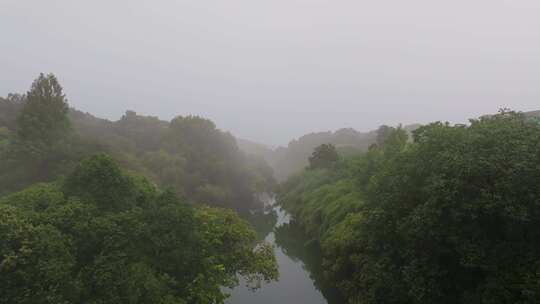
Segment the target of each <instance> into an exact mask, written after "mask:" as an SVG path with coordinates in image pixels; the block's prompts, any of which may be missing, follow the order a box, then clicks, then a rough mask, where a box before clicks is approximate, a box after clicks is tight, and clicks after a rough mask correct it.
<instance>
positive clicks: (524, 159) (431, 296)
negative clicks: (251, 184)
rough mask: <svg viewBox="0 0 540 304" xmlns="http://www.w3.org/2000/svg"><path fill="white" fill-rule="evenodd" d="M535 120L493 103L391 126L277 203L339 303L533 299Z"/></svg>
mask: <svg viewBox="0 0 540 304" xmlns="http://www.w3.org/2000/svg"><path fill="white" fill-rule="evenodd" d="M539 151H540V125H539V124H537V123H536V121H535V120H531V119H526V118H525V116H524V115H520V114H516V113H512V112H504V111H503V112H501V113H500V114H498V115H494V116H489V117H483V118H481V119H478V120H473V121H471V123H470V125H468V126H465V125H456V126H451V125H449V124H443V123H433V124H431V125H428V126H424V127H421V128H419V129H418V130H416V131H415V132H414V138H413V142H411V143H407V136H406V133H405V132H404V131H402V130H400V129H397V130H392V132H390V133H389V134H388V136H387V137H386V139H385V140H384V142H383V144H382V145H376V146H375V145H374V146H372V148H371V149H370V150H369V151H368V152H366V153H364V154H362V155H358V156H355V157H351V158H347V159H342V160H340V161H339V162H338V164H337V166H335V167H334V168H330V169H321V170H308V171H305V172H304V173H302V174H301V175H299V176H296V177H294V178H291V179H289V181H288V182H287V183H285V184H284V185H283V187H282V189H281V193H280V198H279V202H280V203H281V204H282V205H283V206H284V207H285V208H286V209H287V210H289V211H290V212H291V213H293V214H294V216H295V218H296V220H297V221H298V223H299V224H300V225H301V226H302V227H303V229H304V230H305V231H306V233H308V234H309V235H310V236H311V237H313V238H314V239H316V240H318V241H319V242H320V244H321V248H322V250H323V259H324V265H323V266H324V269H325V273H326V277H327V279H328V280H329V281H330V282H335V285H336V286H337V287H338V288H339V289H340V290H341V292H342V293H343V294H344V295H345V296H346V297H347V298H348V299H349V302H350V303H405V304H409V303H414V304H417V303H426V304H427V303H449V304H450V303H538V302H540V259H539V257H540V242H539V240H540V205H539V202H540V187H538V184H540V153H539Z"/></svg>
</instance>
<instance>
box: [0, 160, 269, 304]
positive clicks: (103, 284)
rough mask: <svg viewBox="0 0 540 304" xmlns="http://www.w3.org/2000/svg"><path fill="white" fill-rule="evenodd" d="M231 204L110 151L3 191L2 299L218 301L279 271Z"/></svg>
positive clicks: (0, 217)
mask: <svg viewBox="0 0 540 304" xmlns="http://www.w3.org/2000/svg"><path fill="white" fill-rule="evenodd" d="M256 241H257V239H256V234H255V232H254V231H253V230H252V229H251V227H250V226H249V225H248V223H247V222H246V221H244V220H243V219H241V218H240V217H239V216H238V215H237V214H236V213H234V212H233V211H231V210H222V209H216V208H204V207H203V208H197V207H195V206H193V205H191V204H187V203H185V202H182V201H180V200H179V199H178V198H177V197H176V195H175V194H174V193H173V192H172V191H165V192H161V191H159V190H158V189H157V188H156V187H155V186H154V185H152V184H151V183H150V182H148V181H147V180H146V179H144V178H143V177H140V176H134V175H132V174H128V173H126V172H124V171H123V170H121V169H120V168H119V166H118V165H117V164H116V163H115V162H114V161H112V159H111V158H110V157H108V156H106V155H96V156H92V157H90V158H88V159H86V160H85V161H83V162H82V163H81V164H80V165H79V166H78V167H77V168H76V169H75V171H74V172H73V173H72V174H70V175H69V176H68V177H67V178H66V179H65V180H61V181H57V182H56V183H54V184H37V185H34V186H32V187H29V188H27V189H25V190H23V191H21V192H17V193H14V194H11V195H9V196H7V197H5V198H3V199H1V200H0V304H4V303H6V304H7V303H24V304H26V303H28V304H30V303H37V304H45V303H47V304H49V303H50V304H52V303H55V304H56V303H66V304H67V303H103V304H109V303H110V304H112V303H126V304H127V303H130V304H137V303H171V304H172V303H178V304H182V303H216V304H219V303H223V301H224V299H225V298H226V296H227V295H226V294H225V293H224V291H223V288H222V287H231V288H232V287H234V286H236V285H238V282H239V281H238V275H242V276H244V277H245V278H246V281H247V282H249V283H252V284H253V285H252V286H254V287H257V286H258V285H259V284H260V283H261V282H262V281H270V280H274V279H276V278H277V265H276V261H275V258H274V255H273V249H272V247H271V246H270V245H268V244H264V243H263V244H260V245H257V246H256V247H255V248H254V246H255V244H256Z"/></svg>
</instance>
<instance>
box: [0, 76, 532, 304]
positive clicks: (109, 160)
mask: <svg viewBox="0 0 540 304" xmlns="http://www.w3.org/2000/svg"><path fill="white" fill-rule="evenodd" d="M539 151H540V112H538V111H537V112H527V113H521V112H514V111H511V110H509V109H502V110H500V112H499V113H498V114H495V115H484V116H482V117H480V118H477V119H472V120H470V122H469V123H468V124H450V123H442V122H434V123H430V124H426V125H419V124H414V125H409V126H406V127H402V126H401V125H398V126H396V127H391V126H387V125H382V126H381V127H379V128H378V129H376V130H374V131H370V132H366V133H361V132H357V131H355V130H353V129H350V130H348V129H341V130H338V131H336V132H322V133H312V134H308V135H305V136H303V137H301V138H299V139H298V140H294V141H292V142H291V143H290V144H289V145H288V146H287V147H286V148H278V149H274V150H272V149H269V148H267V147H266V146H264V145H260V144H257V143H254V142H250V141H246V140H241V139H236V138H235V137H233V135H231V134H230V133H228V132H224V131H221V130H220V129H218V128H217V127H216V125H215V124H214V123H213V122H212V121H210V120H208V119H205V118H202V117H198V116H177V117H175V118H173V119H172V120H170V121H164V120H161V119H159V118H157V117H152V116H142V115H138V114H137V113H135V112H133V111H127V112H126V113H125V115H123V116H122V117H121V118H120V119H119V120H117V121H110V120H106V119H101V118H97V117H95V116H93V115H91V114H89V113H83V112H81V111H78V110H76V109H74V108H72V107H70V106H69V104H68V100H67V98H66V96H65V94H64V92H63V88H62V86H61V84H60V83H59V81H58V79H57V78H56V77H55V76H54V75H53V74H47V75H45V74H40V75H39V77H38V78H37V79H35V80H34V82H33V83H32V85H31V87H30V89H29V90H28V92H26V93H25V94H10V95H8V96H7V97H6V98H2V99H0V286H1V287H0V303H6V304H7V303H28V304H40V303H43V304H45V303H51V304H52V303H66V304H67V303H95V304H97V303H164V304H165V303H171V304H172V303H178V304H180V303H186V304H187V303H201V304H214V303H216V304H218V303H249V301H250V300H243V301H242V300H240V299H242V297H241V296H245V295H257V294H256V290H259V289H261V290H263V289H265V288H270V289H269V290H270V291H271V293H276V292H272V289H271V288H272V287H271V286H281V287H279V288H288V289H291V290H294V289H295V288H296V286H295V285H294V283H295V282H292V283H293V284H292V285H291V284H290V281H287V278H286V277H287V275H288V274H290V271H291V270H290V269H286V268H283V267H285V266H283V265H289V266H287V267H292V266H291V265H296V266H298V265H299V267H300V270H298V271H300V272H298V273H300V274H301V275H304V276H305V279H304V280H305V281H306V282H307V283H308V285H309V284H311V283H312V285H313V286H311V287H309V286H308V288H311V289H308V290H310V292H311V291H313V292H314V294H315V295H317V294H318V296H317V297H318V299H321V300H323V301H324V303H331V304H344V303H348V304H386V303H388V304H429V303H441V304H444V303H448V304H454V303H463V304H469V303H470V304H472V303H486V304H488V303H489V304H506V303H523V304H525V303H539V302H540V258H539V257H540V242H539V240H540V205H539V203H540V187H538V185H539V184H540V152H539ZM274 176H276V178H277V180H279V181H281V182H280V183H278V182H277V181H276V178H275V177H274ZM274 193H275V194H276V196H275V199H274ZM269 201H275V203H274V204H271V205H269V204H268V202H269ZM287 217H289V220H285V218H287ZM287 263H288V264H287ZM280 267H281V268H280ZM282 274H283V275H284V276H285V277H284V280H285V281H284V282H285V284H289V285H288V286H285V287H283V285H272V284H271V283H272V282H274V283H277V282H279V280H280V276H281V275H282ZM295 280H298V279H297V278H296V277H295ZM297 283H299V282H297ZM238 286H246V288H247V289H248V290H249V291H247V292H246V293H242V292H240V296H238V295H236V297H235V294H234V291H235V290H238V289H235V288H239V287H238ZM267 286H270V287H267ZM231 291H232V292H233V295H232V297H230V296H231ZM283 291H286V290H285V289H283ZM254 292H255V293H254ZM266 297H269V296H268V295H267V296H266ZM261 300H264V299H263V298H261ZM270 301H272V300H270ZM263 303H266V302H263Z"/></svg>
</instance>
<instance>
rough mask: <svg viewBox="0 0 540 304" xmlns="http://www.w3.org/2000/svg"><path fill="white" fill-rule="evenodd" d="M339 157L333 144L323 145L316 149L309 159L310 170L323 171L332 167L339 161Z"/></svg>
mask: <svg viewBox="0 0 540 304" xmlns="http://www.w3.org/2000/svg"><path fill="white" fill-rule="evenodd" d="M338 159H339V155H338V153H337V151H336V147H334V145H332V144H322V145H320V146H318V147H316V148H315V151H313V154H312V155H311V156H310V157H309V168H310V169H321V168H329V167H331V166H332V165H333V164H334V163H335V162H336V161H337V160H338Z"/></svg>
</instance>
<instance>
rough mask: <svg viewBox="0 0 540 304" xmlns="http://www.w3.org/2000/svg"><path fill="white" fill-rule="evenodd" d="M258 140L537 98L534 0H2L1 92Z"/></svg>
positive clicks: (537, 9)
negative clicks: (47, 78) (44, 81)
mask: <svg viewBox="0 0 540 304" xmlns="http://www.w3.org/2000/svg"><path fill="white" fill-rule="evenodd" d="M40 72H52V73H54V74H56V75H57V76H58V78H59V79H60V81H61V83H62V85H63V86H64V90H65V92H66V94H67V96H68V98H69V102H70V105H71V106H73V107H75V108H77V109H80V110H83V111H87V112H90V113H92V114H94V115H97V116H100V117H105V118H109V119H114V120H116V119H118V118H120V117H121V115H122V114H123V113H124V112H125V110H127V109H130V110H134V111H136V112H138V113H139V114H147V115H157V116H159V117H161V118H163V119H170V118H172V117H173V116H176V115H187V114H195V115H201V116H204V117H207V118H210V119H212V120H214V121H215V122H216V124H217V125H218V127H219V128H221V129H224V130H228V131H231V132H232V133H233V134H235V135H237V136H239V137H244V138H247V139H252V140H257V141H259V142H263V143H268V144H273V145H275V144H285V143H287V142H288V141H289V140H290V139H291V138H293V137H297V136H299V135H302V134H304V133H307V132H312V131H321V130H334V129H338V128H342V127H353V128H356V129H358V130H369V129H374V128H376V127H377V126H378V125H380V124H383V123H386V124H397V123H399V122H402V123H405V124H408V123H413V122H421V123H424V122H429V121H433V120H448V121H451V122H464V121H466V119H467V118H471V117H476V116H478V115H481V114H484V113H492V112H496V111H497V110H498V109H499V108H501V107H510V108H513V109H517V110H523V111H525V110H533V109H540V1H538V0H504V1H503V0H451V1H442V0H407V1H404V0H394V1H388V0H372V1H362V0H356V1H344V0H333V1H330V0H328V1H323V0H242V1H240V0H222V1H218V0H214V1H212V0H191V1H180V0H175V1H173V0H171V1H164V0H163V1H136V0H129V1H127V0H126V1H119V0H116V1H112V0H108V1H101V0H92V1H74V0H63V1H59V0H57V1H55V0H47V1H42V0H33V1H27V0H0V95H1V96H5V95H7V94H8V93H10V92H25V91H27V90H28V88H29V86H30V84H31V82H32V80H33V79H34V78H35V77H36V76H37V75H38V74H39V73H40Z"/></svg>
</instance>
